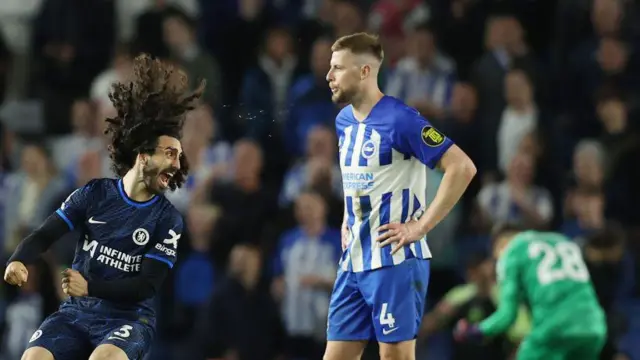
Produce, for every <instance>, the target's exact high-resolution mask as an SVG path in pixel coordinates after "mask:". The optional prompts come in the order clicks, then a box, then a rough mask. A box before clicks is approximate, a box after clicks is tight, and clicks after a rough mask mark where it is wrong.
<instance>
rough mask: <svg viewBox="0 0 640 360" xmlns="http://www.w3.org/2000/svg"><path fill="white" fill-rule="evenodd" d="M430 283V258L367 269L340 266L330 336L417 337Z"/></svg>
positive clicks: (390, 340)
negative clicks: (341, 268)
mask: <svg viewBox="0 0 640 360" xmlns="http://www.w3.org/2000/svg"><path fill="white" fill-rule="evenodd" d="M428 284H429V260H422V259H409V260H406V261H404V262H402V263H401V264H399V265H396V266H389V267H383V268H380V269H376V270H371V271H364V272H349V271H343V270H338V277H337V278H336V283H335V285H334V287H333V293H332V294H331V303H330V305H329V320H328V324H327V340H328V341H362V340H377V341H379V342H383V343H395V342H400V341H407V340H413V339H415V338H416V336H417V335H418V330H419V328H420V323H421V322H422V315H423V314H424V305H425V298H426V296H427V285H428Z"/></svg>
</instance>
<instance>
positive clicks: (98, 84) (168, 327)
mask: <svg viewBox="0 0 640 360" xmlns="http://www.w3.org/2000/svg"><path fill="white" fill-rule="evenodd" d="M639 20H640V10H639V8H638V5H637V4H634V2H633V1H631V0H562V1H559V0H555V1H554V0H546V1H541V0H539V1H528V0H510V1H508V0H503V1H499V0H428V1H421V0H376V1H366V0H362V1H358V2H354V1H343V0H298V1H294V0H215V1H213V0H173V1H169V0H82V1H80V0H2V1H0V30H1V32H0V35H2V36H0V101H2V106H1V107H0V119H1V120H2V122H1V124H2V125H1V137H0V138H1V139H2V146H1V147H0V158H1V159H2V162H1V163H0V240H1V243H2V245H3V250H4V252H3V254H4V256H5V258H6V257H8V255H9V254H11V252H12V251H13V250H14V248H15V246H16V244H17V243H18V242H19V241H20V240H21V239H22V238H23V237H24V236H25V234H27V233H28V232H29V231H30V230H32V229H33V228H34V227H35V226H38V224H39V223H40V222H42V221H43V220H44V219H45V217H46V216H47V215H48V214H50V213H51V212H52V211H54V210H55V209H56V208H57V207H58V206H59V204H60V203H61V202H62V201H63V200H64V199H65V198H66V197H67V196H68V194H69V193H70V192H71V191H72V190H73V189H75V188H76V187H78V186H82V185H83V184H84V183H86V182H87V181H88V180H89V179H91V178H95V177H104V176H112V174H111V172H110V170H109V161H108V158H107V157H106V151H105V142H104V138H103V136H102V131H101V130H102V127H103V121H102V120H103V119H104V118H105V117H107V116H109V115H110V114H111V113H112V111H113V110H112V108H111V107H110V103H109V99H108V91H109V87H110V84H111V83H112V82H114V81H126V79H127V77H128V76H130V75H131V73H130V72H131V68H130V65H131V56H132V55H135V54H137V53H140V52H147V53H151V54H153V55H156V56H161V57H163V58H166V59H167V60H168V61H173V62H175V64H176V65H177V66H181V67H182V68H183V69H184V70H185V71H186V72H187V73H188V74H189V76H190V78H191V81H192V82H193V84H194V85H195V84H196V83H197V80H198V79H200V78H205V79H207V81H208V83H207V91H206V94H205V97H204V102H203V104H202V105H201V106H200V107H199V108H198V109H196V110H195V111H193V112H192V113H190V114H189V115H188V119H187V122H186V125H185V131H184V138H183V147H184V151H185V153H186V154H187V156H188V157H189V158H190V162H191V164H192V175H191V177H190V179H189V181H188V183H187V186H186V187H185V188H184V189H182V190H180V191H178V192H176V193H173V194H171V195H168V196H170V198H171V200H172V201H173V202H174V204H175V205H176V206H177V207H178V209H179V210H181V211H182V212H183V213H184V216H185V219H186V224H187V228H188V233H187V234H185V236H183V237H182V240H181V245H180V257H179V265H178V266H177V267H176V268H175V269H174V271H173V272H172V275H171V278H169V279H167V281H166V283H165V286H164V288H163V290H162V294H161V296H159V299H158V312H159V315H158V316H159V326H158V333H157V337H156V339H157V340H156V342H155V345H154V347H153V352H152V354H150V355H149V359H153V360H156V359H158V360H163V359H203V358H205V357H206V358H225V359H228V360H262V359H264V360H268V359H318V358H320V357H321V355H322V351H323V347H324V332H325V327H326V323H325V322H326V313H327V308H328V299H329V293H330V290H331V285H332V281H333V277H334V276H335V271H336V265H337V261H338V258H339V256H340V238H339V231H338V230H337V229H338V228H339V225H340V222H341V217H342V200H341V179H340V171H339V168H338V166H337V164H336V152H337V146H336V144H337V141H336V139H335V135H334V134H335V132H334V130H333V121H334V117H335V115H336V113H337V111H338V109H337V108H336V107H335V106H334V105H333V104H332V103H331V100H330V98H331V93H330V91H329V89H328V86H327V83H326V81H325V80H324V77H325V74H326V73H327V71H328V69H329V59H330V56H331V51H330V46H331V44H332V41H333V40H334V39H335V38H336V37H337V36H341V35H346V34H350V33H353V32H357V31H363V30H370V31H373V32H376V33H379V34H380V36H381V39H382V40H383V43H384V46H385V52H386V60H385V65H384V73H383V76H382V78H381V79H380V81H381V84H382V88H383V89H384V91H385V92H386V93H387V94H389V95H393V96H396V97H399V98H401V99H403V100H404V101H406V102H407V103H408V104H410V105H412V106H415V107H416V108H418V109H419V110H420V111H421V112H423V113H424V115H425V116H427V117H428V118H429V119H430V120H431V121H432V122H433V123H434V124H435V125H436V126H438V127H439V128H440V130H442V131H443V132H444V133H445V134H447V135H448V136H449V137H451V138H452V139H453V140H454V141H455V142H456V143H458V144H459V145H460V147H461V148H462V149H463V150H465V151H466V152H467V153H468V154H469V155H470V156H471V157H472V159H473V160H474V161H475V162H476V164H477V167H478V169H479V176H477V180H476V181H475V182H474V183H473V185H472V187H471V189H470V190H469V191H468V192H467V194H466V196H465V197H464V200H463V201H462V202H461V203H460V204H459V206H457V207H456V208H455V209H454V211H453V212H452V213H451V214H450V216H448V217H447V218H446V219H445V220H444V221H443V223H442V224H440V225H439V226H438V227H437V228H436V229H435V230H434V231H432V232H431V233H430V234H429V240H428V242H429V245H430V247H431V250H432V252H433V256H434V259H433V261H432V276H431V284H430V286H429V301H428V303H429V305H428V307H429V308H428V311H427V315H426V318H425V321H424V324H423V329H422V330H423V331H422V332H421V334H420V336H419V338H418V358H419V359H435V360H439V359H449V358H452V359H471V358H474V359H480V358H486V359H501V358H508V357H509V356H510V355H511V354H512V353H513V349H514V348H515V345H516V344H517V342H518V340H519V339H521V338H522V335H523V334H525V333H526V331H527V328H528V326H529V324H528V320H527V319H526V316H525V317H524V318H520V319H519V321H518V323H517V324H516V326H515V327H514V329H512V330H513V331H511V332H510V333H509V335H508V336H507V337H505V338H501V339H497V340H495V341H493V342H491V343H486V344H482V345H477V346H476V345H460V344H454V343H452V342H451V339H450V335H449V334H450V330H449V329H450V327H451V324H452V323H453V322H454V321H455V320H456V319H459V318H463V317H464V318H467V319H469V320H470V321H472V322H476V321H478V320H481V319H483V318H484V317H486V316H487V315H489V314H490V313H491V312H492V311H493V309H495V306H496V304H495V301H494V299H495V296H494V295H495V288H494V287H493V285H494V284H493V275H492V268H493V267H492V264H491V262H490V260H489V258H488V256H490V253H489V239H488V235H487V234H488V233H489V229H490V228H491V224H492V223H495V222H497V221H510V222H521V223H524V224H526V225H527V226H530V227H532V228H545V229H555V230H558V231H560V232H563V233H565V234H566V235H567V236H569V237H571V238H572V239H574V240H575V241H576V242H578V243H579V244H580V245H581V246H582V247H583V249H584V254H585V258H586V261H587V263H588V266H589V268H590V270H591V275H592V278H593V282H594V285H595V289H596V292H597V294H598V297H599V299H600V300H601V303H602V305H603V307H604V308H605V309H606V311H607V314H608V317H609V324H610V326H609V327H610V341H609V344H608V345H607V348H606V350H605V352H604V354H603V359H612V358H614V356H615V357H616V358H617V359H640V351H639V350H640V345H638V343H639V342H638V340H640V302H639V300H640V287H638V283H637V282H636V281H635V280H634V279H635V278H636V276H637V275H640V272H639V267H638V266H637V265H636V263H637V260H638V258H637V255H638V254H639V252H638V250H639V249H640V211H639V210H638V208H637V204H640V191H639V189H640V164H639V161H640V141H639V139H640V138H639V137H638V136H639V134H638V125H640V124H639V123H638V121H639V120H638V115H639V114H640V112H639V110H640V108H639V107H638V106H639V105H640V102H639V101H640V97H639V96H640V54H639V53H638V51H637V49H638V46H639V45H640V21H639ZM429 180H430V182H429V188H428V189H427V191H428V194H429V196H430V197H432V196H433V195H434V194H435V191H436V189H437V187H438V183H439V180H440V174H439V173H437V172H429ZM77 238H78V234H74V233H71V234H69V235H68V236H67V237H65V239H63V240H61V241H60V242H59V243H57V244H56V245H55V246H54V248H53V249H51V251H49V252H48V253H47V255H46V256H45V257H44V259H43V261H42V262H41V263H39V264H38V265H36V266H34V267H32V268H31V269H30V279H29V280H30V282H29V284H28V285H27V286H24V287H23V288H20V289H15V288H10V287H9V286H6V284H3V285H2V287H1V289H2V292H1V299H0V304H1V305H0V314H1V316H0V320H1V323H2V325H3V326H2V342H1V350H0V354H1V357H0V358H2V359H6V360H14V359H19V358H20V354H21V353H22V351H23V349H24V347H25V345H26V343H27V342H28V340H29V338H30V337H31V335H32V333H33V332H34V331H35V330H36V328H37V327H38V326H39V324H40V322H41V320H42V319H43V318H44V317H45V316H46V315H47V314H49V313H50V312H52V311H54V310H55V309H56V307H57V305H58V303H59V301H60V299H61V298H62V297H63V294H62V293H61V289H60V286H59V273H60V270H62V269H63V268H64V267H66V266H68V265H69V264H70V261H71V259H72V256H73V247H74V245H75V242H76V241H77ZM365 357H366V358H370V357H371V358H376V357H377V355H376V349H375V346H372V348H371V349H369V350H368V351H367V354H366V355H365Z"/></svg>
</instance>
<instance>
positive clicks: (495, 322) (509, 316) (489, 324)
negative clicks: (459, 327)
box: [478, 281, 520, 336]
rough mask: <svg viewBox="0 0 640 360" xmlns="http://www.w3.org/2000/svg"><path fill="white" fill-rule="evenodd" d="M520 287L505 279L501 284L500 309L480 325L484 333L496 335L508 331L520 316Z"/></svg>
mask: <svg viewBox="0 0 640 360" xmlns="http://www.w3.org/2000/svg"><path fill="white" fill-rule="evenodd" d="M519 303H520V302H519V299H518V288H517V286H516V284H514V283H512V282H509V281H505V282H503V283H502V284H500V304H499V305H498V310H496V312H494V313H493V314H492V315H491V316H489V317H488V318H487V319H485V320H484V321H482V322H481V323H480V325H478V327H479V329H480V331H481V332H482V334H483V335H487V336H494V335H497V334H502V333H504V332H506V331H507V330H508V329H509V328H510V327H511V325H513V323H514V322H515V321H516V317H517V316H518V306H519Z"/></svg>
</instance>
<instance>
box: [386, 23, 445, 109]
mask: <svg viewBox="0 0 640 360" xmlns="http://www.w3.org/2000/svg"><path fill="white" fill-rule="evenodd" d="M407 41H408V47H407V55H406V56H405V57H403V58H402V59H400V61H399V62H398V64H397V66H396V67H395V69H394V71H393V73H392V74H391V76H390V78H389V81H388V83H387V87H386V93H387V95H390V96H394V97H397V98H399V99H401V100H402V101H405V102H406V103H407V104H408V105H410V106H413V107H415V108H416V109H417V110H418V111H420V112H421V113H422V114H423V115H424V116H426V117H428V118H429V119H430V120H432V119H440V118H442V117H443V116H445V114H446V112H447V111H448V110H449V106H450V101H451V93H452V88H453V86H454V80H455V70H456V65H455V63H454V62H453V61H452V60H451V59H450V58H449V57H447V56H445V55H444V54H442V53H441V52H440V51H439V50H438V48H437V46H436V40H435V35H434V33H433V31H432V29H431V28H430V27H428V26H426V25H422V26H419V27H417V28H416V29H415V30H414V31H413V32H411V33H410V35H409V36H408V39H407Z"/></svg>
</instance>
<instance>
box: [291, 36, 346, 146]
mask: <svg viewBox="0 0 640 360" xmlns="http://www.w3.org/2000/svg"><path fill="white" fill-rule="evenodd" d="M332 44H333V41H331V40H330V39H328V38H320V39H318V40H316V41H315V42H314V44H313V48H312V52H311V73H310V74H306V75H303V76H300V77H299V78H298V79H297V80H296V81H295V82H294V83H293V86H292V87H291V91H290V94H289V96H290V102H291V109H290V111H289V115H288V117H287V120H286V121H287V122H286V123H285V125H284V131H285V137H284V139H283V140H284V141H285V142H286V144H287V150H288V151H289V152H291V153H292V154H293V155H294V156H296V157H299V156H302V155H303V154H304V151H305V149H306V148H307V146H306V142H307V139H308V136H309V133H310V132H311V130H312V129H313V127H314V126H317V125H326V126H332V125H333V121H334V120H335V117H336V115H337V113H338V109H337V108H336V106H335V105H334V104H333V102H332V101H331V90H330V89H329V87H328V86H327V80H326V79H325V77H326V75H327V72H329V62H330V60H331V45H332Z"/></svg>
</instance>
